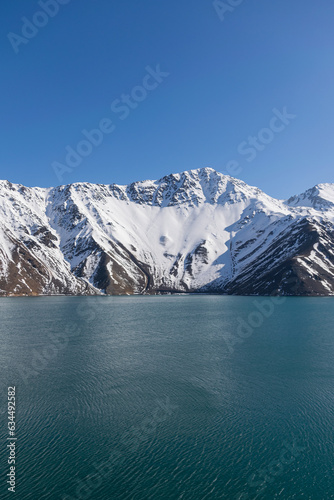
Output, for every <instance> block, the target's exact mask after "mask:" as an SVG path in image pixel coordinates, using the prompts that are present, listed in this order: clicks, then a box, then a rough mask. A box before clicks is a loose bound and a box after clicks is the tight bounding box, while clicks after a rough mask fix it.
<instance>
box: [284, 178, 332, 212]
mask: <svg viewBox="0 0 334 500" xmlns="http://www.w3.org/2000/svg"><path fill="white" fill-rule="evenodd" d="M286 204H287V205H289V206H290V207H311V208H314V209H316V210H320V211H324V210H325V211H327V210H334V184H318V185H317V186H315V187H314V188H312V189H308V190H307V191H305V193H302V194H300V195H297V196H292V197H291V198H289V199H288V201H287V202H286Z"/></svg>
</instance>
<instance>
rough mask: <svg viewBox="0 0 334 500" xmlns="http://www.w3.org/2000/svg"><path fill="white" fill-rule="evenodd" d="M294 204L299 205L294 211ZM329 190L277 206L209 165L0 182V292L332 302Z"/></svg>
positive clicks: (332, 193)
mask: <svg viewBox="0 0 334 500" xmlns="http://www.w3.org/2000/svg"><path fill="white" fill-rule="evenodd" d="M303 204H304V205H303ZM333 225H334V184H319V185H317V186H315V187H314V188H311V189H309V190H307V191H305V193H302V194H300V195H295V196H293V197H291V198H289V199H288V200H277V199H275V198H272V197H270V196H268V195H267V194H266V193H264V192H263V191H261V190H260V189H258V188H257V187H253V186H249V185H247V184H246V183H245V182H243V181H241V180H238V179H235V178H233V177H230V176H227V175H224V174H221V173H219V172H217V171H215V170H214V169H212V168H209V167H205V168H202V169H196V170H188V171H185V172H181V173H176V174H169V175H167V176H164V177H162V178H161V179H159V180H153V181H152V180H145V181H137V182H133V183H131V184H129V185H117V184H92V183H85V182H79V183H72V184H66V185H62V186H57V187H55V188H52V187H51V188H38V187H35V188H28V187H25V186H23V185H21V184H12V183H10V182H9V181H0V294H1V295H50V294H51V295H52V294H69V295H72V294H73V295H74V294H75V295H81V294H134V293H166V292H205V293H227V294H242V295H332V294H334V252H333V250H332V249H333V241H334V240H333V234H334V226H333Z"/></svg>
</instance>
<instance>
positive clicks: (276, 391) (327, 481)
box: [0, 295, 334, 500]
mask: <svg viewBox="0 0 334 500" xmlns="http://www.w3.org/2000/svg"><path fill="white" fill-rule="evenodd" d="M0 318H1V322H0V346H1V347H0V375H1V377H0V380H1V408H0V410H1V420H0V423H1V429H0V439H1V448H0V450H1V451H0V458H1V483H0V498H1V499H2V498H3V499H7V498H16V499H19V500H26V499H34V500H42V499H50V500H54V499H98V500H109V499H122V500H123V499H124V500H125V499H126V500H130V499H134V500H151V499H152V500H153V499H163V500H165V499H166V500H174V499H175V500H176V499H180V500H181V499H182V500H202V499H232V500H238V499H239V500H243V499H257V498H259V499H276V498H277V499H304V498H305V499H312V500H325V499H329V498H334V486H333V485H334V471H333V455H334V444H333V422H334V411H333V410H334V328H333V325H334V299H332V298H294V297H291V298H286V299H284V300H282V299H281V300H276V301H275V303H274V302H273V301H272V299H270V298H255V297H226V296H209V295H203V296H201V295H174V296H156V297H150V296H133V297H97V298H94V297H40V298H2V299H1V300H0ZM7 386H15V388H16V405H17V406H16V434H15V436H16V437H17V441H16V450H15V451H16V464H15V467H16V470H15V472H16V493H15V494H13V493H11V492H8V491H7V487H8V485H7V483H6V480H7V478H6V474H7V473H8V470H9V465H8V464H7V459H8V454H9V451H8V450H9V448H7V443H8V442H10V441H9V440H7V438H8V437H9V436H8V429H7V414H6V405H7Z"/></svg>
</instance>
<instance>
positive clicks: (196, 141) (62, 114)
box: [0, 0, 334, 198]
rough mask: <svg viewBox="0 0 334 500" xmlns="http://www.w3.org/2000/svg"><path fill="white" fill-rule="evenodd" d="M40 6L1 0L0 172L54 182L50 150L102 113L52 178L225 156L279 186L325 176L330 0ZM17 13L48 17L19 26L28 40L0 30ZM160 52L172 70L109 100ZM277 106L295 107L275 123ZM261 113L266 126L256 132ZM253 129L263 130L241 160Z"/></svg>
mask: <svg viewBox="0 0 334 500" xmlns="http://www.w3.org/2000/svg"><path fill="white" fill-rule="evenodd" d="M42 1H43V0H42ZM60 1H61V0H59V2H60ZM63 1H66V0H63ZM235 3H237V2H235ZM38 11H41V7H40V6H39V4H38V2H37V1H31V0H15V2H14V1H10V2H2V5H1V7H0V14H1V15H0V50H1V58H2V72H1V79H0V95H1V118H2V119H1V130H0V137H1V147H0V165H1V173H0V178H1V179H8V180H10V181H12V182H17V183H22V184H25V185H28V186H35V185H38V186H41V187H46V186H54V185H57V184H60V182H59V180H58V178H57V176H56V174H55V171H54V169H53V168H52V164H53V163H54V162H55V161H56V162H59V163H62V164H65V156H66V151H65V148H66V146H70V147H73V148H76V147H77V145H78V143H79V142H80V141H82V140H83V139H85V138H84V136H83V134H82V132H81V131H82V130H83V129H86V130H91V129H94V128H96V127H97V126H98V125H99V123H100V122H101V120H102V119H103V118H108V119H109V120H112V122H113V125H110V123H109V122H108V123H109V129H108V130H110V129H111V128H113V131H112V132H111V133H108V134H106V133H104V134H103V135H102V137H103V142H102V144H100V145H99V146H94V147H92V151H91V153H90V154H89V155H88V156H86V157H84V158H83V159H82V161H81V163H80V165H78V166H77V167H76V168H72V167H71V168H70V169H69V170H70V171H67V172H65V173H64V174H63V182H62V183H71V182H76V181H88V182H96V183H112V182H116V183H122V184H123V183H128V182H132V181H134V180H141V179H147V178H159V177H162V176H163V175H166V174H168V173H171V172H180V171H183V170H188V169H192V168H200V167H205V166H211V167H213V168H215V169H217V170H218V171H221V172H226V165H227V164H228V162H230V161H232V160H233V161H237V162H238V163H239V168H238V170H237V172H238V173H237V174H236V175H235V176H236V177H238V178H241V179H243V180H244V181H245V182H247V183H249V184H252V185H257V186H258V187H260V188H261V189H263V190H264V191H266V192H267V193H268V194H270V195H272V196H276V197H278V198H286V197H288V196H290V195H292V194H295V193H298V192H301V191H303V190H305V189H307V188H309V187H312V186H313V185H315V184H317V183H320V182H334V169H333V162H334V160H333V144H334V106H333V105H334V67H333V66H334V58H333V47H334V30H333V25H334V4H333V2H330V1H324V2H314V1H313V0H312V1H311V0H304V1H303V2H302V1H299V2H292V1H291V0H279V1H277V2H272V1H270V2H269V1H268V0H256V1H255V0H244V1H241V2H240V5H239V6H237V7H235V8H234V10H233V12H226V13H225V15H224V14H223V12H222V11H221V17H224V20H221V19H220V18H219V16H218V13H217V12H216V10H215V9H214V7H213V3H212V2H211V1H204V0H203V1H200V0H195V1H194V0H192V1H190V0H184V1H180V0H168V1H166V2H162V1H157V0H143V1H141V2H139V1H138V0H122V1H120V2H116V1H111V0H80V1H79V0H70V1H68V3H67V4H64V5H59V11H58V12H57V13H56V15H54V16H53V17H50V16H49V15H48V14H45V15H44V16H43V15H42V16H40V15H37V16H36V12H38ZM34 16H35V17H34ZM23 17H25V18H27V19H28V20H29V21H32V20H33V19H34V20H35V22H37V24H38V23H39V24H44V23H46V24H45V26H43V27H42V26H41V27H39V28H37V33H35V34H34V36H32V35H31V31H29V29H28V28H25V29H26V30H27V29H28V31H24V34H25V35H26V34H27V33H28V35H29V36H30V37H31V38H30V39H28V38H27V37H23V40H25V42H26V43H25V42H23V41H22V39H18V38H14V39H13V37H12V38H11V40H9V38H8V36H7V35H8V33H9V32H12V33H14V34H16V35H20V36H21V37H22V36H23V32H22V29H24V25H25V21H24V20H22V18H23ZM30 29H31V27H30ZM35 31H36V30H35ZM13 40H14V41H13ZM14 46H15V48H16V52H17V53H16V52H15V50H14ZM158 64H160V69H161V71H162V72H164V73H169V76H165V77H164V78H161V79H162V82H161V83H159V84H158V86H157V87H156V88H155V89H152V87H154V83H155V82H154V80H153V78H150V79H149V77H147V79H146V80H145V81H146V83H147V84H148V85H149V86H150V88H151V89H152V90H147V91H144V92H146V93H147V96H146V97H145V94H144V92H143V89H138V88H137V89H135V91H134V92H135V95H136V96H137V97H138V102H136V101H134V100H131V104H132V105H133V103H134V106H136V107H135V109H130V108H129V107H128V108H127V109H128V112H125V111H124V108H123V112H121V110H119V111H118V112H115V111H112V110H111V107H110V106H111V104H112V103H113V102H114V101H115V100H116V99H119V100H121V99H122V95H124V94H130V95H131V92H132V91H133V89H134V88H135V87H136V86H141V85H142V83H143V79H144V77H145V75H147V69H146V68H147V66H150V67H151V68H152V69H155V68H156V66H157V65H158ZM123 97H124V96H123ZM139 100H140V102H139ZM117 105H118V106H119V103H118V104H116V108H117ZM284 107H286V108H287V112H288V113H289V114H293V115H295V116H296V117H295V118H294V119H293V120H291V122H290V124H289V125H285V126H284V130H282V131H279V132H278V131H277V130H278V129H279V130H281V128H282V127H281V126H280V124H279V123H278V121H277V120H276V121H274V122H273V121H272V119H273V117H274V114H273V111H272V110H273V109H274V108H276V109H277V110H278V111H281V112H282V111H283V108H284ZM118 109H119V108H118ZM125 115H128V116H126V118H125V119H123V120H122V119H121V118H124V117H125ZM270 124H274V128H275V132H271V131H270V130H269V132H268V130H267V131H265V132H262V133H261V130H262V129H263V128H268V127H269V126H270ZM259 133H260V135H261V134H262V135H261V138H263V140H264V141H266V144H265V145H264V143H263V142H261V141H262V139H261V141H260V143H259V142H257V145H258V147H259V149H261V151H260V150H259V151H256V150H254V149H253V153H254V151H256V155H255V156H256V157H255V159H254V160H253V161H247V159H250V158H251V157H253V156H254V154H253V153H250V152H248V153H247V154H246V153H245V150H247V148H248V146H247V142H248V141H249V137H251V136H253V137H254V136H255V137H256V136H258V134H259ZM242 143H243V144H242ZM241 144H242V146H241V151H242V152H243V153H242V152H240V151H239V152H238V147H239V146H240V145H241ZM246 146H247V147H246ZM251 147H252V148H254V146H251ZM67 167H68V165H67Z"/></svg>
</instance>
